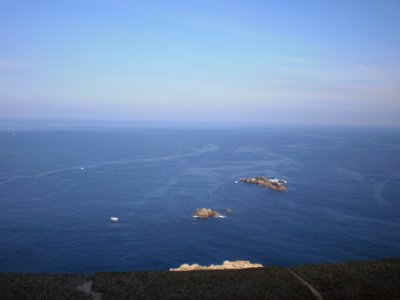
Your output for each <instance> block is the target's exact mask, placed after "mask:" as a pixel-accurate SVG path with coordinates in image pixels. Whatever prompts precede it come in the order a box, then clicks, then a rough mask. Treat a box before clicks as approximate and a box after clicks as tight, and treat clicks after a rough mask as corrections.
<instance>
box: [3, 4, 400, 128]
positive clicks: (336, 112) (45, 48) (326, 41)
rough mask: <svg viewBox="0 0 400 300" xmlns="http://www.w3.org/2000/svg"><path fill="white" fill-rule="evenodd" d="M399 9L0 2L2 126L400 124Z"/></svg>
mask: <svg viewBox="0 0 400 300" xmlns="http://www.w3.org/2000/svg"><path fill="white" fill-rule="evenodd" d="M399 16H400V1H398V0H392V1H390V0H380V1H377V0H374V1H371V0H359V1H355V0H353V1H351V0H348V1H345V0H343V1H340V0H337V1H328V0H327V1H321V0H315V1H312V0H309V1H307V0H304V1H282V0H280V1H278V0H276V1H267V0H264V1H256V0H254V1H235V0H230V1H222V0H221V1H218V0H213V1H190V0H186V1H184V0H182V1H124V0H112V1H111V0H109V1H91V0H80V1H74V0H69V1H18V0H9V1H8V0H5V1H1V2H0V118H7V119H8V118H35V119H49V118H51V119H90V120H92V119H110V120H118V119H121V120H126V119H128V120H170V121H212V122H216V121H227V122H267V123H269V122H272V123H275V122H279V123H328V124H368V125H400V17H399Z"/></svg>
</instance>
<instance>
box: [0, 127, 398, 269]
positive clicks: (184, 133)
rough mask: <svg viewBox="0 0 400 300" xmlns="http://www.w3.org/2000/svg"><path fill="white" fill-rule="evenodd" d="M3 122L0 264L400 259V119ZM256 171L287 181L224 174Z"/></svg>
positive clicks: (160, 265) (140, 265) (153, 265)
mask: <svg viewBox="0 0 400 300" xmlns="http://www.w3.org/2000/svg"><path fill="white" fill-rule="evenodd" d="M0 126H1V127H0V129H1V130H0V272H85V273H92V272H98V271H130V270H166V269H169V268H170V267H177V266H179V265H180V264H182V263H199V264H204V265H208V264H212V263H214V264H217V263H222V262H223V261H224V260H250V261H252V262H257V263H262V264H264V265H266V266H268V265H282V266H287V265H295V264H303V263H324V262H336V261H342V260H351V259H372V258H386V257H392V256H398V255H400V131H399V130H398V129H393V128H392V129H391V128H371V127H364V128H361V127H359V128H356V127H318V126H304V127H301V126H267V125H265V126H259V127H257V126H234V125H225V126H201V125H198V126H185V125H179V126H174V125H171V124H169V125H154V126H146V125H141V126H139V125H129V126H128V125H118V126H111V125H107V124H98V125H96V126H94V125H90V126H89V125H87V126H86V125H82V124H81V125H79V126H78V125H77V126H73V125H71V124H70V125H68V124H58V125H57V126H56V125H54V124H46V123H41V124H40V126H37V124H36V126H33V125H30V124H25V125H21V124H19V125H18V124H14V123H12V124H9V123H6V122H3V123H1V124H0ZM14 133H15V134H14ZM82 167H83V168H84V170H81V168H82ZM258 175H265V176H271V177H275V176H276V177H279V178H282V179H286V180H287V181H288V191H287V192H284V193H279V192H276V191H271V190H267V189H263V188H260V187H257V186H253V185H248V184H245V183H239V184H235V180H236V179H238V178H239V177H247V176H249V177H250V176H258ZM199 207H210V208H215V209H217V210H219V211H220V212H221V213H223V214H225V213H224V210H225V209H226V208H231V209H232V211H233V212H232V214H231V215H227V217H226V218H224V219H212V220H197V219H193V218H192V217H191V213H192V211H193V210H195V209H196V208H199ZM111 216H118V217H119V222H117V223H112V222H111V221H110V219H109V218H110V217H111Z"/></svg>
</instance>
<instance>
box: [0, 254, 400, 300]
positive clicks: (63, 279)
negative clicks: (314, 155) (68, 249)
mask: <svg viewBox="0 0 400 300" xmlns="http://www.w3.org/2000/svg"><path fill="white" fill-rule="evenodd" d="M299 278H300V279H302V280H303V281H302V280H299ZM304 282H306V283H308V284H309V285H310V286H312V287H313V288H314V289H315V290H316V291H318V293H319V294H320V295H321V298H323V299H325V300H327V299H353V300H358V299H359V300H361V299H400V284H399V283H400V258H392V259H384V260H376V261H353V262H345V263H332V264H325V265H306V266H293V267H290V268H287V267H266V268H265V267H264V268H252V269H242V270H222V271H220V270H205V271H196V272H169V271H164V272H162V271H159V272H122V273H121V272H119V273H117V272H114V273H113V272H107V273H97V274H94V275H79V274H75V275H72V274H69V275H61V274H36V275H35V274H0V299H2V300H3V299H4V300H13V299H16V300H25V299H26V300H28V299H30V300H32V299H41V300H45V299H48V300H50V299H51V300H59V299H60V300H61V299H82V300H84V299H87V300H89V299H92V300H93V299H101V300H109V299H110V300H111V299H112V300H119V299H169V300H172V299H195V300H204V299H210V300H211V299H215V300H217V299H218V300H231V299H252V300H257V299H299V300H303V299H304V300H306V299H307V300H309V299H318V298H316V297H315V295H313V294H312V292H311V291H310V289H309V287H308V286H307V285H306V284H304ZM83 287H87V288H83Z"/></svg>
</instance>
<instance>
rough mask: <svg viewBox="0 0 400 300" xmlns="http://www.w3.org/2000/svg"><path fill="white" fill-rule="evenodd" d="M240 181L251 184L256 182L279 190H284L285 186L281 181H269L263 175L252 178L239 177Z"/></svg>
mask: <svg viewBox="0 0 400 300" xmlns="http://www.w3.org/2000/svg"><path fill="white" fill-rule="evenodd" d="M240 181H241V182H246V183H251V184H257V185H260V186H262V187H265V188H268V189H271V190H276V191H280V192H284V191H286V186H285V185H284V184H281V183H276V182H271V181H270V180H269V179H268V178H267V177H264V176H259V177H254V178H253V177H252V178H240Z"/></svg>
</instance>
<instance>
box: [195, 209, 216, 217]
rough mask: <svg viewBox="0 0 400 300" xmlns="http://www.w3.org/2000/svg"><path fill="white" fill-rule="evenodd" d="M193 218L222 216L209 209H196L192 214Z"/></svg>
mask: <svg viewBox="0 0 400 300" xmlns="http://www.w3.org/2000/svg"><path fill="white" fill-rule="evenodd" d="M192 216H193V218H202V219H205V218H221V217H222V216H221V215H220V214H219V213H218V212H217V211H216V210H214V209H211V208H198V209H196V210H195V211H194V212H193V213H192Z"/></svg>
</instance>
